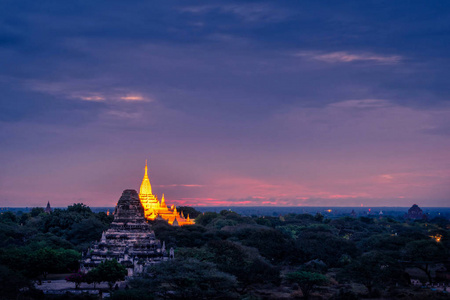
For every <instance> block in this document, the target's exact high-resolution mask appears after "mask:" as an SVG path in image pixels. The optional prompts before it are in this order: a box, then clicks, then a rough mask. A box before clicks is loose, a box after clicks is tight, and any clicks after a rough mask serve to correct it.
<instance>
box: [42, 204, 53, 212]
mask: <svg viewBox="0 0 450 300" xmlns="http://www.w3.org/2000/svg"><path fill="white" fill-rule="evenodd" d="M44 212H45V213H47V214H51V213H52V208H51V207H50V201H48V202H47V207H46V208H45V210H44Z"/></svg>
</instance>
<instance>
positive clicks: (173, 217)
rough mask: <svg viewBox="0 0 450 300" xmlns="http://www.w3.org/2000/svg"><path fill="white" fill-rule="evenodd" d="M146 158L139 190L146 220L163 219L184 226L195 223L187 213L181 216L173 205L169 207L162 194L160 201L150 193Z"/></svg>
mask: <svg viewBox="0 0 450 300" xmlns="http://www.w3.org/2000/svg"><path fill="white" fill-rule="evenodd" d="M147 171H148V168H147V160H146V161H145V172H144V178H143V179H142V183H141V188H140V190H139V199H140V201H141V203H142V206H143V207H144V214H145V218H146V219H147V220H156V219H158V220H165V221H167V222H168V223H169V224H170V225H173V226H184V225H193V224H195V222H194V220H191V219H190V218H189V215H187V216H183V215H182V214H181V213H179V212H178V211H177V208H176V206H175V205H172V206H171V207H170V208H169V207H168V206H167V204H166V200H165V199H164V194H163V195H162V197H161V202H160V201H158V197H157V196H156V195H153V194H152V186H151V184H150V179H149V178H148V172H147Z"/></svg>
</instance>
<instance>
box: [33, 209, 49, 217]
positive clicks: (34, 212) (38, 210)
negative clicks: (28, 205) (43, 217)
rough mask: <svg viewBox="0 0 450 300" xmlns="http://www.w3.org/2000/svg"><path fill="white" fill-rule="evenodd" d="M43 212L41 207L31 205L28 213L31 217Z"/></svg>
mask: <svg viewBox="0 0 450 300" xmlns="http://www.w3.org/2000/svg"><path fill="white" fill-rule="evenodd" d="M43 213H45V210H44V209H43V208H42V207H33V208H32V209H31V212H30V215H31V216H32V217H37V216H39V215H40V214H43Z"/></svg>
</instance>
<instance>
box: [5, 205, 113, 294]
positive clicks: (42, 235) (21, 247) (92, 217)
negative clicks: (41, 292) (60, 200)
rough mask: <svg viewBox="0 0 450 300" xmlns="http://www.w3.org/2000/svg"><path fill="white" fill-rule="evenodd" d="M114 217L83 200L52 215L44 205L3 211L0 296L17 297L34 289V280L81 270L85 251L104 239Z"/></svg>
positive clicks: (56, 210) (55, 211) (57, 210)
mask: <svg viewBox="0 0 450 300" xmlns="http://www.w3.org/2000/svg"><path fill="white" fill-rule="evenodd" d="M112 220H113V217H112V216H107V215H106V214H105V213H103V212H101V213H93V212H92V211H91V209H90V208H89V207H88V206H86V205H84V204H82V203H78V204H74V205H71V206H69V207H68V208H67V209H55V210H53V212H52V213H51V214H46V213H45V212H44V209H43V208H33V209H32V210H31V212H30V213H21V212H18V213H16V214H14V213H12V212H4V213H2V214H0V291H1V293H0V299H2V297H3V298H5V299H9V298H10V297H13V298H14V299H15V295H17V294H18V292H19V290H23V288H24V287H27V288H29V289H30V290H32V289H33V284H32V280H42V279H45V278H46V276H47V274H49V273H70V272H75V271H77V270H78V268H79V260H80V258H81V251H82V250H84V249H86V248H87V247H88V246H89V245H90V243H91V242H92V241H94V240H98V239H100V237H101V234H102V232H103V231H104V230H106V229H107V228H108V227H109V224H110V223H111V222H112Z"/></svg>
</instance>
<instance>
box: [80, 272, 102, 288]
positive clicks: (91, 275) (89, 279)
mask: <svg viewBox="0 0 450 300" xmlns="http://www.w3.org/2000/svg"><path fill="white" fill-rule="evenodd" d="M84 280H85V282H86V283H87V284H92V283H93V284H94V288H95V285H96V284H97V283H100V282H102V278H101V277H100V274H99V272H98V268H93V269H91V270H89V272H87V273H86V275H85V276H84Z"/></svg>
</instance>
